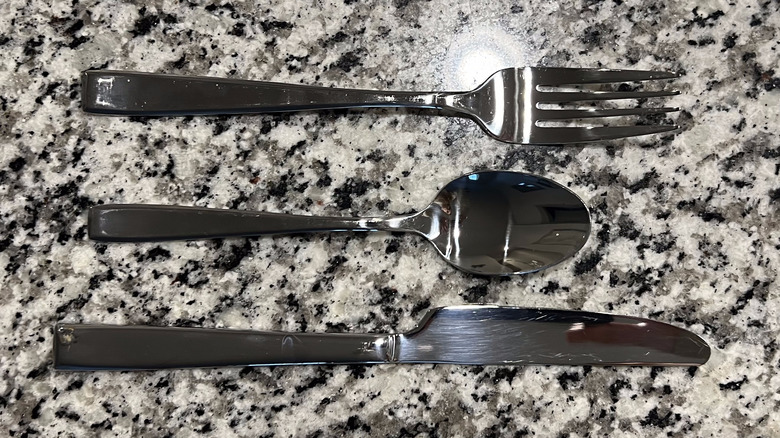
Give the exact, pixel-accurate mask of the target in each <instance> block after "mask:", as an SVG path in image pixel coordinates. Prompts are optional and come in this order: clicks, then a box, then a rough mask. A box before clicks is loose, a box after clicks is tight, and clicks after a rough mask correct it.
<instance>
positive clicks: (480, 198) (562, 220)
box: [88, 172, 590, 275]
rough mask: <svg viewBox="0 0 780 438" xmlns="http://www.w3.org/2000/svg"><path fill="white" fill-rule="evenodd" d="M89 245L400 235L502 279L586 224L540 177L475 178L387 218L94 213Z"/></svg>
mask: <svg viewBox="0 0 780 438" xmlns="http://www.w3.org/2000/svg"><path fill="white" fill-rule="evenodd" d="M88 230H89V237H90V238H92V239H94V240H101V241H122V242H148V241H161V240H177V239H211V238H221V237H236V236H257V235H269V234H280V233H305V232H315V231H402V232H410V233H415V234H418V235H421V236H423V237H425V238H426V239H428V240H429V241H430V242H431V243H432V244H433V246H434V247H435V248H436V249H437V251H438V252H439V254H440V255H441V256H442V257H443V258H444V259H445V260H446V261H448V262H449V263H450V264H452V265H453V266H455V267H457V268H459V269H462V270H464V271H467V272H471V273H474V274H480V275H510V274H523V273H528V272H534V271H538V270H540V269H544V268H547V267H550V266H553V265H555V264H557V263H559V262H561V261H563V260H564V259H566V258H568V257H570V256H572V255H573V254H574V253H576V252H577V251H578V250H579V249H580V248H582V246H583V245H584V244H585V242H586V241H587V239H588V235H589V233H590V216H589V214H588V209H587V207H586V206H585V204H583V202H582V200H580V198H578V197H577V195H575V194H574V193H572V192H571V191H570V190H568V189H567V188H565V187H563V186H561V185H560V184H557V183H556V182H554V181H551V180H549V179H546V178H542V177H540V176H535V175H529V174H524V173H517V172H477V173H472V174H469V175H464V176H462V177H460V178H457V179H456V180H454V181H452V182H450V183H449V184H447V186H446V187H444V188H443V189H442V190H441V191H440V192H439V194H438V195H437V196H436V198H435V199H434V201H433V202H432V203H431V204H430V205H429V206H428V207H427V208H426V209H424V210H422V211H420V212H417V213H411V214H406V215H402V216H395V217H389V218H344V217H322V216H297V215H289V214H279V213H265V212H253V211H238V210H221V209H209V208H196V207H178V206H164V205H143V204H130V205H100V206H97V207H92V208H91V209H90V211H89V224H88Z"/></svg>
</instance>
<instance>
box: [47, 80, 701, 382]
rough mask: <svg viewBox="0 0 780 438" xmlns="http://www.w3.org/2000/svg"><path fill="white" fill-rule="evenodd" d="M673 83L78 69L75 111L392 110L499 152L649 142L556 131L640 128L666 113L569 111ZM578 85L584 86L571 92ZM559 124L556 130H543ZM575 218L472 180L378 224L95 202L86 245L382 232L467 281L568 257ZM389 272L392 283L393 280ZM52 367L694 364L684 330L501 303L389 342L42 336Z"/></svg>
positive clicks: (350, 337)
mask: <svg viewBox="0 0 780 438" xmlns="http://www.w3.org/2000/svg"><path fill="white" fill-rule="evenodd" d="M676 77H678V75H676V74H674V73H666V72H655V71H635V70H591V69H567V68H536V67H526V68H510V69H504V70H501V71H498V72H496V73H495V74H493V75H492V76H490V78H488V79H487V80H486V81H485V82H484V83H483V84H482V85H480V86H479V87H477V88H476V89H475V90H471V91H459V92H426V93H419V92H408V91H403V92H401V91H369V90H356V89H338V88H325V87H315V86H306V85H297V84H281V83H272V82H260V81H248V80H236V79H218V78H210V77H188V76H175V75H162V74H149V73H138V72H125V71H87V72H85V73H84V75H83V88H82V107H83V109H84V110H85V111H86V112H89V113H95V114H105V115H133V116H182V115H207V114H251V113H270V112H281V111H304V110H305V111H309V110H329V109H336V108H370V107H404V108H427V109H434V110H439V111H441V112H442V114H458V115H462V116H467V117H469V118H471V119H473V120H474V121H475V122H477V123H478V124H479V125H480V126H481V127H482V128H483V129H484V130H485V131H486V132H487V133H488V134H489V135H490V136H492V137H494V138H495V139H497V140H500V141H503V142H507V143H519V144H565V143H580V142H592V141H600V140H609V139H617V138H623V137H631V136H637V135H646V134H657V133H662V132H667V131H671V130H674V129H676V126H674V125H641V124H634V125H622V126H596V127H592V126H588V127H583V126H569V125H567V124H566V123H568V122H571V121H577V120H581V119H594V118H609V119H614V118H618V120H622V119H623V118H625V117H627V116H630V117H634V116H648V115H655V114H665V113H668V112H671V111H676V110H677V109H676V108H667V107H634V108H594V107H592V106H588V107H583V106H582V105H574V104H575V103H581V102H591V103H592V102H601V101H607V100H616V99H621V100H625V99H634V100H640V101H644V100H646V99H649V98H656V97H663V96H671V95H674V94H676V92H674V91H668V90H660V91H615V90H598V91H596V90H588V89H587V88H586V87H587V86H591V85H593V84H615V83H625V82H640V81H652V80H667V79H673V78H676ZM584 87H585V88H584ZM559 122H565V123H563V124H562V125H559V126H556V125H555V124H556V123H559ZM590 228H591V226H590V216H589V213H588V209H587V207H586V206H585V204H584V203H583V201H582V200H581V199H580V198H579V197H578V196H577V195H576V194H574V193H573V192H572V191H570V190H569V189H567V188H566V187H563V186H562V185H560V184H558V183H556V182H554V181H551V180H549V179H547V178H544V177H541V176H537V175H529V174H524V173H517V172H503V171H502V172H499V171H484V172H476V173H471V174H467V175H464V176H462V177H460V178H457V179H455V180H453V181H451V182H450V183H448V184H447V185H446V186H444V188H443V189H441V190H440V191H439V193H438V194H437V195H436V197H435V198H434V200H433V202H431V204H430V205H428V206H427V207H426V208H424V209H422V210H420V211H419V212H415V213H410V214H404V215H400V216H388V217H357V218H349V217H317V216H302V215H289V214H280V213H267V212H255V211H238V210H221V209H208V208H197V207H188V206H165V205H145V204H115V205H111V204H106V205H99V206H96V207H93V208H91V209H90V212H89V218H88V231H89V237H90V238H91V239H93V240H97V241H104V242H151V241H167V240H190V239H214V238H237V237H249V236H264V235H272V234H293V233H309V232H334V231H352V232H369V231H394V232H409V233H414V234H417V235H419V236H422V237H423V238H425V239H427V240H428V241H429V242H431V244H432V245H433V246H434V247H435V248H436V250H437V252H438V253H439V255H441V257H442V258H443V259H444V260H445V261H446V262H447V263H449V264H450V265H452V266H453V267H455V268H457V269H460V270H462V271H464V272H467V273H470V274H475V275H481V276H508V275H519V274H529V273H532V272H536V271H539V270H542V269H546V268H549V267H551V266H554V265H556V264H558V263H560V262H562V261H564V260H566V259H568V258H569V257H572V256H574V254H575V253H576V252H577V251H579V250H580V249H581V248H582V247H583V246H584V245H585V243H586V241H587V239H588V235H589V234H590ZM399 275H403V273H400V274H399ZM54 343H55V345H54V363H55V367H56V368H57V369H62V370H100V369H108V370H146V369H160V368H189V367H219V366H262V365H293V364H309V365H312V364H356V363H360V364H376V363H394V364H401V363H443V364H472V365H475V364H479V365H487V364H502V365H531V364H556V365H688V366H691V365H694V366H695V365H701V364H703V363H705V362H706V361H707V360H708V358H709V355H710V349H709V347H708V346H707V344H706V343H705V342H704V341H703V340H702V339H701V338H699V337H698V336H696V335H695V334H693V333H691V332H689V331H687V330H684V329H681V328H677V327H673V326H670V325H668V324H664V323H661V322H656V321H651V320H647V319H642V318H635V317H628V316H618V315H606V314H600V313H591V312H581V311H566V310H553V309H527V308H519V307H509V306H493V305H471V306H451V307H441V308H437V309H432V310H430V311H429V312H428V313H427V314H426V315H425V317H424V318H423V319H422V321H421V322H420V323H419V324H418V326H417V327H416V328H415V329H413V330H411V331H410V332H407V333H402V334H347V333H283V332H273V331H268V332H261V331H245V330H223V329H207V328H183V327H150V326H110V325H92V324H58V325H57V327H56V328H55V338H54Z"/></svg>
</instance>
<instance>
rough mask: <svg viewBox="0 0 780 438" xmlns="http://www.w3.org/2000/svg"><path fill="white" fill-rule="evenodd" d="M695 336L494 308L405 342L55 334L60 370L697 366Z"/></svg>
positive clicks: (701, 353) (265, 334)
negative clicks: (390, 365)
mask: <svg viewBox="0 0 780 438" xmlns="http://www.w3.org/2000/svg"><path fill="white" fill-rule="evenodd" d="M709 356H710V348H709V346H708V345H707V343H706V342H704V340H702V339H701V338H700V337H699V336H697V335H696V334H694V333H692V332H690V331H687V330H684V329H681V328H678V327H674V326H672V325H669V324H665V323H662V322H658V321H652V320H649V319H644V318H637V317H630V316H619V315H609V314H603V313H593V312H582V311H570V310H553V309H536V308H519V307H509V306H493V305H467V306H449V307H440V308H435V309H431V310H429V311H428V312H427V313H426V314H425V316H424V317H423V319H422V320H421V321H420V323H419V324H418V325H417V326H416V327H415V328H414V329H413V330H411V331H409V332H407V333H400V334H349V333H287V332H272V331H249V330H229V329H210V328H189V327H153V326H114V325H91V324H58V325H57V326H56V327H55V336H54V366H55V368H56V369H59V370H80V371H89V370H150V369H166V368H193V367H222V366H267V365H304V364H307V365H316V364H377V363H399V364H400V363H410V364H411V363H440V364H465V365H603V366H608V365H610V366H611V365H654V366H656V365H681V366H698V365H702V364H704V363H705V362H706V361H707V360H708V359H709Z"/></svg>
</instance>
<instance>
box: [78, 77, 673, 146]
mask: <svg viewBox="0 0 780 438" xmlns="http://www.w3.org/2000/svg"><path fill="white" fill-rule="evenodd" d="M675 77H678V75H677V74H674V73H667V72H656V71H639V70H601V69H569V68H541V67H525V68H508V69H503V70H500V71H498V72H496V73H494V74H493V75H492V76H490V78H488V79H487V80H486V81H485V82H484V83H483V84H482V85H480V86H479V87H477V88H476V89H474V90H471V91H459V92H424V93H417V92H405V91H375V90H355V89H340V88H326V87H316V86H306V85H296V84H281V83H274V82H261V81H248V80H237V79H219V78H210V77H189V76H177V75H163V74H151V73H138V72H127V71H108V70H91V71H86V72H84V74H83V84H82V108H83V109H84V111H87V112H91V113H97V114H113V115H136V116H178V115H203V114H248V113H270V112H281V111H301V110H319V109H336V108H370V107H407V108H429V109H439V110H447V111H451V112H456V113H460V114H463V115H466V116H468V117H470V118H472V119H474V120H475V121H476V122H477V123H479V125H480V126H481V127H482V128H483V129H484V130H485V131H486V132H488V133H489V134H490V135H491V136H493V137H494V138H496V139H498V140H501V141H504V142H509V143H521V144H563V143H581V142H590V141H598V140H608V139H615V138H622V137H631V136H637V135H646V134H654V133H661V132H667V131H671V130H674V129H677V127H676V126H673V125H629V126H596V127H585V126H565V127H559V126H554V127H550V126H541V125H543V124H544V122H545V121H561V120H579V119H592V118H602V117H624V116H637V115H648V114H658V113H666V112H670V111H677V109H676V108H624V109H595V108H586V109H571V108H567V109H550V108H544V107H542V106H543V105H544V104H549V103H572V102H583V101H587V102H595V101H602V100H611V99H645V98H651V97H662V96H670V95H674V94H677V93H676V92H673V91H646V92H633V91H632V92H605V91H564V90H563V89H561V87H563V86H567V85H577V86H579V85H587V84H603V83H622V82H634V81H649V80H658V79H672V78H675ZM545 87H553V89H552V90H547V89H545Z"/></svg>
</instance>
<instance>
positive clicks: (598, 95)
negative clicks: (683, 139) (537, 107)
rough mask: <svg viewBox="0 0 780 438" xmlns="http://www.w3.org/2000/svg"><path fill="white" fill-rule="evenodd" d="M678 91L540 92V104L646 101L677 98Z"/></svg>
mask: <svg viewBox="0 0 780 438" xmlns="http://www.w3.org/2000/svg"><path fill="white" fill-rule="evenodd" d="M678 94H680V92H679V91H676V90H671V91H667V90H661V91H582V92H580V91H563V92H560V91H542V92H539V102H544V103H561V102H581V101H586V100H610V99H646V98H649V97H663V96H677V95H678Z"/></svg>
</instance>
